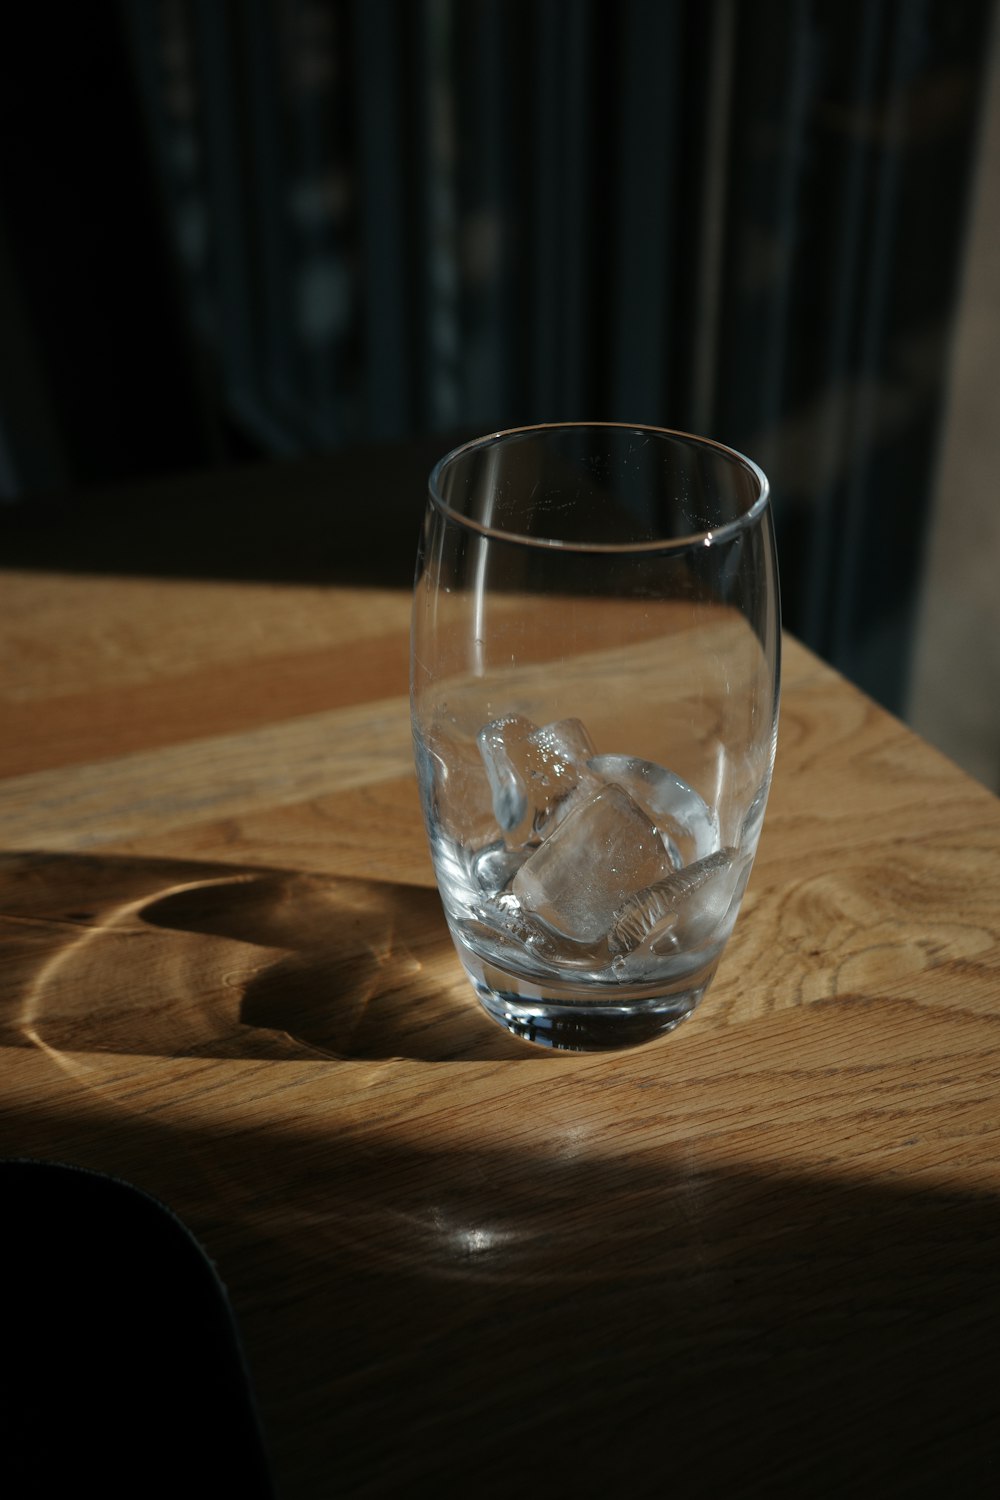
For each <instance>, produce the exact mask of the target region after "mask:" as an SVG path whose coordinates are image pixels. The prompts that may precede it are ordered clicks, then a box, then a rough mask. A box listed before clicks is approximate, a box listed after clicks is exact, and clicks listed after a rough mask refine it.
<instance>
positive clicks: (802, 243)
mask: <svg viewBox="0 0 1000 1500" xmlns="http://www.w3.org/2000/svg"><path fill="white" fill-rule="evenodd" d="M86 9H88V10H89V8H86ZM118 14H119V15H120V17H121V18H123V21H124V28H123V30H122V31H121V35H120V37H118V38H117V41H116V44H117V43H118V42H120V44H121V46H122V49H123V57H124V58H125V64H124V66H125V68H126V71H127V73H128V80H127V87H126V85H125V84H122V85H121V88H122V94H123V99H125V95H126V94H127V100H126V101H125V102H126V103H127V104H128V105H129V107H134V110H135V114H134V118H133V119H132V120H131V121H130V128H131V129H132V130H133V131H135V132H137V133H138V138H139V139H140V143H141V150H142V151H143V152H144V153H145V161H146V164H147V167H148V165H149V163H150V162H151V163H152V164H153V167H154V170H153V172H152V173H151V174H149V176H150V179H151V181H152V183H153V187H154V192H153V197H154V198H155V202H154V201H152V200H150V201H148V202H147V201H145V198H144V197H143V194H144V191H145V190H144V189H143V187H142V182H141V180H140V177H141V173H140V170H139V167H138V165H137V166H136V172H137V173H139V177H137V179H136V182H137V192H138V199H139V201H138V204H137V206H136V205H134V207H133V211H134V213H135V214H138V215H140V217H141V216H142V215H144V217H141V222H142V223H143V224H144V225H145V227H146V232H147V236H148V240H149V242H150V243H152V242H153V241H154V240H158V239H159V238H162V237H163V236H166V240H167V243H168V246H169V249H170V250H171V252H172V255H173V261H172V265H173V267H174V270H176V272H177V275H176V276H175V275H174V270H167V271H162V270H161V272H160V276H159V281H158V282H157V283H156V286H157V287H159V288H160V293H159V294H158V296H157V298H156V305H155V307H154V306H151V307H150V309H149V316H150V318H151V321H152V325H154V326H153V327H152V328H151V330H150V333H149V339H148V345H149V347H148V351H147V358H148V360H149V361H150V363H152V362H153V361H155V359H156V357H157V355H156V350H157V348H158V342H157V341H158V339H159V338H160V337H161V336H163V337H165V339H166V342H165V345H164V347H165V348H166V349H167V357H168V359H169V362H170V368H171V370H172V372H173V379H174V380H175V382H176V391H175V400H176V401H178V402H179V405H180V410H181V415H182V417H183V421H182V423H181V430H182V431H183V433H184V434H185V435H186V447H185V449H184V451H185V454H188V455H189V454H190V453H192V452H194V453H197V452H199V451H201V452H202V454H203V457H204V459H206V460H207V459H208V458H209V457H211V456H212V455H213V454H217V453H218V452H219V451H220V446H221V451H223V452H226V451H228V452H229V453H230V454H232V453H233V452H235V453H237V454H247V453H263V454H289V455H290V454H295V453H309V452H315V451H318V450H324V449H328V448H331V447H335V446H338V445H343V444H349V443H353V442H358V441H370V440H393V439H398V438H406V437H409V436H412V435H415V434H425V433H428V432H435V431H440V432H442V433H443V432H454V431H455V430H460V429H461V430H467V431H469V432H472V431H478V430H487V429H490V428H494V427H497V426H502V425H509V424H513V423H519V422H531V421H545V420H559V419H575V418H592V419H603V420H623V421H634V422H652V423H659V424H664V425H668V426H673V427H680V428H686V429H689V430H695V431H699V432H704V433H707V434H709V435H712V436H715V437H718V438H720V439H722V440H723V441H726V442H728V443H731V444H733V445H734V446H736V447H739V448H741V449H743V450H744V451H746V452H747V453H749V454H750V455H751V456H752V457H754V458H755V459H757V460H758V461H759V462H760V463H761V464H762V466H763V467H764V468H765V469H766V470H767V472H768V473H769V475H770V477H771V480H772V484H773V488H774V493H775V509H776V518H777V526H778V534H779V547H780V551H781V562H782V573H783V589H784V613H785V621H786V624H787V625H788V626H790V628H792V629H793V630H795V631H796V632H797V633H799V634H800V635H801V636H802V637H804V638H805V639H806V641H807V642H808V643H809V644H811V645H812V646H813V647H814V648H816V649H818V650H819V651H820V652H821V653H822V654H824V655H825V656H826V657H827V658H828V659H830V660H832V661H833V662H834V663H835V664H837V665H838V666H840V667H841V668H842V670H844V671H845V672H846V673H847V674H848V675H849V676H850V677H852V678H853V679H854V680H855V681H857V682H859V683H860V684H861V685H862V686H864V687H867V688H868V689H869V690H870V691H872V692H873V693H874V694H875V695H876V696H877V697H879V698H880V699H881V700H882V701H883V702H886V703H887V704H889V706H891V707H895V708H897V709H898V708H899V707H900V706H901V703H902V700H903V695H904V691H905V670H906V662H907V654H908V645H909V639H910V635H911V630H912V613H913V607H914V601H915V595H916V585H917V581H918V578H919V569H920V562H921V552H922V547H923V543H924V537H925V530H926V520H927V511H928V504H929V499H930V496H931V492H932V486H933V479H934V465H935V454H936V445H937V440H938V434H939V429H940V424H941V417H942V411H943V405H944V397H945V378H946V358H947V350H948V341H949V335H950V330H951V326H952V321H953V313H954V305H955V294H956V285H957V278H958V273H959V270H960V266H961V258H962V249H963V232H964V227H965V223H966V218H967V209H968V205H967V196H968V189H969V183H970V180H971V168H972V166H973V162H974V148H975V143H976V124H977V118H978V112H979V108H980V103H981V100H980V94H981V90H982V84H983V79H984V76H985V74H984V61H985V55H986V51H987V46H988V42H989V36H990V28H991V22H992V16H993V5H992V3H990V0H228V3H226V0H218V3H210V4H209V3H201V0H155V3H153V0H127V3H125V4H124V5H123V8H122V10H121V11H120V12H119V13H118ZM123 107H124V105H123ZM136 149H137V150H138V149H139V148H136ZM5 222H7V223H8V224H9V218H8V220H6V221H5V219H4V217H3V214H2V198H0V283H2V282H3V252H4V239H3V234H2V230H3V227H4V224H5ZM139 222H140V219H138V218H137V219H136V220H135V222H134V223H133V227H132V230H131V231H130V232H137V230H136V227H135V226H136V224H138V223H139ZM14 238H15V239H16V236H15V237H14ZM14 249H15V251H16V245H15V246H14ZM2 295H3V293H2V288H0V297H2ZM164 308H166V309H167V314H166V317H167V322H168V324H169V328H168V329H166V330H163V329H159V330H158V329H157V327H156V326H155V325H156V323H157V319H160V320H161V322H162V321H163V318H164V316H165V314H164ZM136 312H137V315H138V316H139V317H140V321H141V316H142V313H141V309H139V308H137V309H136ZM166 334H169V337H166ZM95 378H96V379H98V380H99V379H100V360H98V361H97V362H96V365H95ZM4 395H5V393H4V387H3V386H2V385H0V420H2V413H3V407H4ZM0 435H2V429H0ZM50 451H51V450H50ZM0 458H2V444H0ZM188 461H190V458H189V459H188ZM13 467H14V468H15V469H16V468H17V461H16V455H15V460H14V463H13ZM63 467H64V468H65V470H66V471H67V473H68V475H69V478H70V480H72V479H73V477H74V473H75V472H76V471H77V470H78V469H79V463H78V462H77V463H74V454H73V452H72V445H70V446H69V449H68V450H67V452H66V453H65V455H64V458H63ZM29 469H30V461H28V460H27V459H23V460H22V470H23V471H24V482H25V485H26V486H27V487H28V488H30V486H31V481H32V476H31V474H30V473H29V472H27V470H29ZM84 477H85V478H93V477H94V470H93V467H91V469H90V470H88V471H87V472H86V473H85V474H84ZM98 477H100V476H99V474H98Z"/></svg>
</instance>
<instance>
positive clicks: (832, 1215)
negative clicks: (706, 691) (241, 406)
mask: <svg viewBox="0 0 1000 1500" xmlns="http://www.w3.org/2000/svg"><path fill="white" fill-rule="evenodd" d="M408 620H409V600H408V598H407V597H406V595H405V594H404V593H401V592H397V591H390V590H379V589H376V588H371V589H353V590H352V589H349V588H331V589H323V588H319V587H312V586H305V585H302V586H291V585H287V586H269V585H264V584H249V583H240V584H235V583H232V584H230V583H212V582H183V581H176V580H174V581H167V580H162V579H160V580H157V579H144V578H123V577H113V578H100V577H80V576H72V575H69V574H64V575H56V574H46V573H43V572H10V573H7V574H6V575H4V576H3V578H2V580H0V702H2V714H3V724H4V729H3V734H2V735H0V772H2V776H3V780H2V781H0V829H2V837H3V847H4V851H5V852H4V854H3V863H2V872H3V873H2V896H0V932H2V938H3V945H4V959H3V964H2V969H0V996H2V1005H0V1045H2V1048H3V1066H2V1070H0V1155H3V1156H8V1157H10V1156H26V1157H35V1158H43V1159H52V1160H57V1161H63V1162H71V1163H76V1164H80V1165H83V1166H89V1167H93V1168H98V1169H101V1170H102V1171H104V1172H109V1173H114V1174H116V1175H119V1176H121V1177H122V1178H124V1179H126V1181H128V1182H130V1183H133V1184H135V1185H136V1186H138V1187H140V1188H142V1189H144V1190H145V1191H146V1192H148V1193H151V1194H153V1195H154V1196H156V1197H157V1198H159V1199H161V1200H162V1201H163V1202H164V1203H166V1204H168V1205H169V1206H170V1207H171V1208H172V1209H173V1210H174V1212H175V1213H176V1214H178V1215H179V1216H180V1217H181V1218H182V1219H183V1221H184V1222H185V1223H186V1224H187V1226H188V1227H189V1228H190V1229H191V1230H192V1231H193V1232H194V1234H195V1235H196V1236H197V1237H198V1238H199V1240H200V1241H201V1243H202V1244H203V1245H204V1246H205V1248H206V1249H207V1251H208V1253H209V1255H210V1256H211V1257H212V1259H213V1261H214V1262H215V1264H216V1265H217V1267H218V1269H219V1272H220V1275H221V1277H222V1279H223V1280H224V1282H225V1284H226V1286H227V1288H228V1290H229V1294H230V1298H231V1301H232V1305H233V1308H234V1311H235V1315H236V1319H237V1322H238V1325H239V1330H240V1334H241V1336H242V1340H243V1344H244V1348H245V1351H246V1358H247V1363H248V1365H249V1369H250V1373H251V1377H252V1380H253V1384H254V1387H255V1390H256V1394H257V1399H258V1403H259V1407H260V1412H261V1418H262V1423H263V1427H264V1430H265V1435H266V1440H267V1443H268V1446H269V1449H270V1452H271V1456H272V1462H273V1468H274V1476H275V1483H276V1488H277V1492H278V1493H279V1494H280V1495H282V1496H289V1497H298V1496H303V1497H304V1496H310V1497H312V1496H326V1495H338V1494H344V1495H379V1494H404V1493H411V1492H412V1493H418V1494H451V1493H456V1494H457V1493H459V1492H463V1493H464V1492H465V1491H467V1490H468V1489H469V1488H471V1487H472V1486H474V1487H475V1489H476V1490H477V1491H478V1492H480V1493H485V1494H494V1493H495V1494H500V1493H504V1492H507V1491H508V1490H509V1489H510V1488H511V1486H512V1485H515V1484H516V1485H517V1486H518V1487H519V1488H520V1489H521V1490H522V1491H523V1492H525V1493H529V1494H535V1493H539V1494H552V1495H562V1494H567V1495H568V1494H574V1495H578V1494H595V1495H596V1494H626V1495H627V1494H646V1493H649V1494H662V1493H665V1492H666V1491H667V1490H668V1489H672V1490H675V1491H676V1492H678V1493H680V1494H702V1493H704V1494H706V1495H713V1494H719V1493H732V1492H736V1493H741V1494H757V1493H759V1494H775V1493H795V1494H800V1495H806V1494H817V1493H830V1494H845V1493H851V1494H858V1493H871V1494H880V1495H885V1494H894V1493H921V1492H924V1491H925V1490H926V1491H928V1492H930V1491H931V1490H936V1491H937V1492H940V1493H962V1494H970V1493H984V1494H985V1493H990V1494H992V1493H995V1492H996V1484H997V1478H998V1475H1000V1453H998V1447H1000V1437H998V1433H1000V1425H998V1417H1000V1411H998V1407H1000V1399H998V1379H997V1374H996V1348H997V1343H998V1335H1000V1279H998V1278H1000V1254H998V1252H1000V1105H998V1081H1000V803H998V802H997V800H996V799H995V798H994V797H993V796H992V795H991V794H990V793H988V792H987V791H985V790H984V789H982V788H981V787H979V786H978V785H976V784H975V783H973V782H971V781H970V780H969V779H967V778H966V777H964V776H963V775H962V774H961V773H960V772H959V771H958V770H957V769H956V768H955V767H954V766H952V765H951V764H950V763H948V762H947V761H945V760H944V759H943V758H942V757H940V756H939V755H938V754H936V753H935V752H934V751H932V750H931V749H930V748H929V747H928V746H926V745H925V744H923V743H922V742H920V741H919V740H918V739H916V738H915V737H914V736H913V735H911V734H910V733H909V732H907V731H906V730H905V729H904V728H903V727H902V726H901V725H900V724H898V723H897V722H896V721H894V720H893V719H892V718H890V717H889V716H888V715H887V714H885V713H884V712H883V711H881V710H880V709H879V708H877V707H876V706H875V705H874V704H872V703H871V702H870V701H868V700H867V699H866V698H864V697H863V696H861V695H860V694H859V693H858V692H856V691H855V690H854V689H853V688H851V687H850V686H848V685H847V684H846V683H845V682H844V681H843V680H842V679H840V678H839V677H838V676H837V675H836V674H835V673H833V672H832V671H831V670H829V669H828V668H827V667H825V666H823V665H822V664H820V663H819V662H818V661H817V660H816V659H815V658H814V657H812V656H811V655H810V654H808V653H807V652H806V651H804V650H803V649H802V648H801V647H799V646H797V645H796V644H795V643H794V642H791V641H790V642H788V643H787V645H786V652H785V659H784V687H783V700H782V715H781V728H780V736H779V749H778V762H777V768H776V772H775V779H774V786H773V791H772V796H771V801H770V805H769V809H768V814H767V820H766V822H765V827H764V834H763V837H762V841H761V846H760V852H759V854H758V858H757V863H756V865H755V868H754V872H753V876H752V879H751V882H750V886H749V890H748V893H747V897H746V901H745V903H744V908H743V912H742V914H741V917H740V921H739V923H738V924H737V927H736V931H735V934H734V936H733V938H732V940H731V942H730V945H729V948H728V950H727V952H726V954H725V956H724V958H723V962H722V964H721V966H720V969H719V972H718V975H717V977H716V979H715V981H714V983H713V985H712V987H711V989H710V990H709V992H708V995H707V997H706V999H705V1000H704V1002H703V1003H702V1006H701V1008H700V1009H699V1011H698V1012H697V1013H696V1015H695V1016H694V1017H693V1018H692V1019H691V1020H690V1021H689V1022H688V1023H687V1024H686V1025H685V1026H684V1027H682V1028H681V1029H680V1030H678V1031H677V1032H676V1033H674V1034H673V1035H671V1036H669V1037H666V1038H664V1039H663V1040H662V1041H659V1042H657V1043H654V1044H652V1045H650V1046H647V1047H645V1048H641V1049H638V1050H636V1051H634V1052H628V1053H622V1054H617V1055H612V1056H585V1057H578V1056H568V1055H552V1054H549V1053H547V1052H541V1051H535V1050H534V1049H532V1048H530V1047H528V1046H527V1045H525V1044H521V1043H519V1042H517V1041H515V1040H514V1039H513V1038H509V1037H508V1036H507V1035H506V1034H505V1033H504V1032H502V1031H501V1030H500V1029H499V1028H497V1027H496V1026H494V1025H493V1023H492V1022H490V1021H489V1020H488V1019H487V1018H486V1017H485V1016H484V1015H483V1014H482V1013H481V1012H480V1011H479V1009H478V1007H477V1005H476V1003H475V1000H474V998H473V996H472V992H471V989H470V987H469V985H468V982H467V981H466V979H465V977H464V975H463V973H462V971H461V969H460V966H459V963H458V960H457V958H456V957H455V955H454V952H453V950H452V947H451V943H450V940H449V937H448V933H447V929H446V927H445V924H444V920H443V917H442V914H441V910H440V905H439V902H438V899H437V896H436V893H435V890H434V883H433V876H432V872H431V866H430V861H429V857H428V854H427V849H426V844H425V839H424V833H423V828H422V824H421V821H420V815H419V809H418V804H417V797H416V788H415V783H414V777H413V773H412V764H411V750H410V738H409V724H408V710H407V702H406V677H407V633H408Z"/></svg>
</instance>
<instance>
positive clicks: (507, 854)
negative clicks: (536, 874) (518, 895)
mask: <svg viewBox="0 0 1000 1500" xmlns="http://www.w3.org/2000/svg"><path fill="white" fill-rule="evenodd" d="M528 853H529V851H528V850H527V849H523V848H518V849H508V848H507V845H506V844H505V843H504V841H503V840H502V839H500V840H499V841H498V842H497V843H495V844H489V845H487V847H486V848H485V849H482V850H480V852H479V853H478V854H477V855H476V857H475V860H474V862H473V868H474V870H475V875H476V880H477V881H478V882H479V885H480V888H481V889H482V890H484V891H486V893H487V894H488V895H490V896H496V895H498V894H499V893H500V892H501V891H504V890H506V888H507V887H508V886H509V885H510V882H511V880H512V878H513V876H514V875H516V873H517V871H518V870H519V869H520V868H521V866H522V865H523V864H524V861H525V860H526V859H527V857H528Z"/></svg>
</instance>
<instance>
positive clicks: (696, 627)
mask: <svg viewBox="0 0 1000 1500" xmlns="http://www.w3.org/2000/svg"><path fill="white" fill-rule="evenodd" d="M779 653H780V622H779V604H778V578H777V563H776V558H775V548H774V538H773V532H772V527H771V515H770V507H769V505H768V485H767V480H766V479H765V477H764V475H763V474H762V473H761V471H760V469H758V468H757V467H756V465H754V464H753V463H751V462H750V461H749V459H746V458H743V457H741V455H740V454H738V453H735V452H733V451H732V450H731V449H728V448H725V447H723V446H722V445H721V444H719V443H716V442H711V441H709V440H707V439H704V438H696V437H691V436H688V435H687V434H685V433H679V432H669V431H665V430H662V429H658V428H651V427H632V426H625V425H619V424H610V423H583V424H580V423H576V424H560V425H553V426H544V427H531V428H524V429H519V430H516V431H509V432H501V433H497V434H494V435H493V436H490V437H485V438H482V439H480V440H479V441H477V442H473V443H469V444H467V445H465V446H464V447H461V448H458V449H456V450H455V451H454V452H453V453H450V454H448V455H447V457H445V458H443V459H442V460H441V462H440V463H439V464H438V465H437V467H436V468H435V469H434V471H433V473H432V475H431V478H430V496H429V502H428V506H427V512H426V518H425V524H424V530H423V536H422V539H421V545H420V551H419V555H418V560H417V576H416V587H415V594H414V611H413V636H412V663H411V704H412V714H413V737H414V746H415V754H416V762H417V774H418V779H419V783H420V794H421V800H422V805H423V812H424V818H425V820H426V824H427V833H428V837H429V840H430V847H431V855H432V858H433V861H434V868H435V873H436V876H437V882H438V887H439V889H440V893H441V899H442V902H443V905H444V910H445V915H446V917H447V920H448V925H449V928H450V929H451V934H452V937H453V938H454V941H455V946H456V948H457V950H458V954H459V957H460V958H461V960H462V963H463V964H464V965H465V968H466V970H467V972H468V974H469V977H470V979H471V980H472V984H473V986H474V987H475V990H476V992H477V994H478V996H479V998H480V1000H481V1001H482V1004H483V1005H484V1006H485V1008H486V1010H487V1011H488V1012H489V1014H490V1015H491V1016H492V1017H493V1018H494V1019H495V1020H496V1021H498V1022H499V1023H500V1024H501V1025H502V1026H505V1027H507V1028H508V1029H509V1030H510V1031H512V1032H514V1033H515V1034H516V1035H518V1036H520V1037H523V1038H525V1039H526V1040H528V1041H531V1042H536V1043H540V1044H542V1045H544V1046H548V1047H557V1048H566V1049H569V1050H574V1051H597V1050H603V1049H606V1048H617V1047H626V1046H632V1045H636V1044H638V1043H641V1042H646V1041H649V1040H651V1039H652V1038H654V1037H656V1036H658V1035H660V1034H661V1033H662V1032H665V1031H669V1030H670V1029H671V1028H672V1027H674V1026H676V1025H677V1023H678V1022H679V1021H682V1020H683V1019H684V1018H685V1017H686V1016H688V1015H689V1014H690V1013H691V1011H692V1010H693V1009H694V1007H695V1006H696V1005H697V1004H698V1001H699V1000H700V999H701V997H702V995H703V994H704V992H705V989H706V987H707V985H708V984H709V981H710V980H711V978H712V976H713V974H714V973H715V970H716V966H717V965H718V962H719V959H720V957H721V955H722V951H723V949H724V947H725V945H726V942H727V940H728V938H729V936H730V934H731V932H732V930H733V925H734V923H735V921H736V917H737V913H738V911H739V908H740V902H741V900H742V898H743V892H744V890H745V888H746V883H747V879H748V877H749V874H750V867H751V865H752V864H753V858H754V854H755V852H756V849H757V841H758V838H759V836H760V830H761V823H762V821H763V817H764V808H765V804H766V802H767V794H768V788H769V786H770V781H771V771H772V767H773V764H774V751H775V742H776V734H777V718H778V682H779Z"/></svg>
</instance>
